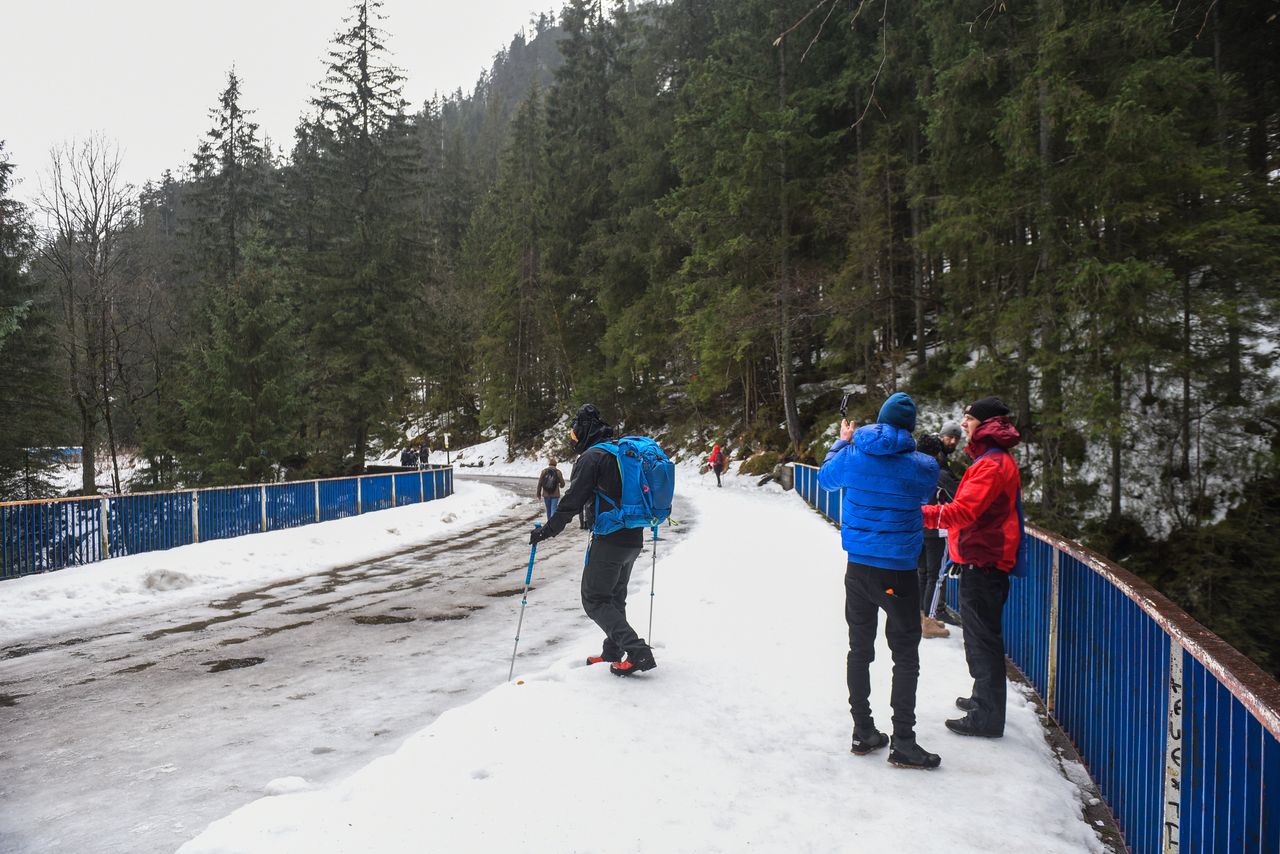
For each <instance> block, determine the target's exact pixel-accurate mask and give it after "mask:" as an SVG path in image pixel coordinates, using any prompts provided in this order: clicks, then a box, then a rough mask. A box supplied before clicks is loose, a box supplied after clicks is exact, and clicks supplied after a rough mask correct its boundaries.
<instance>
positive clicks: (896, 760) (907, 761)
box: [889, 735, 942, 771]
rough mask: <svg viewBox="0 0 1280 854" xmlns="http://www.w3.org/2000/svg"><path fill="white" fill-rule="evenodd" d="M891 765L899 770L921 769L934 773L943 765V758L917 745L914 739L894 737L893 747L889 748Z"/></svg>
mask: <svg viewBox="0 0 1280 854" xmlns="http://www.w3.org/2000/svg"><path fill="white" fill-rule="evenodd" d="M889 764H890V765H896V766H897V767H899V768H919V769H921V770H922V771H932V770H933V769H934V768H937V767H938V766H939V765H941V764H942V757H941V756H939V755H938V754H936V753H930V752H929V751H927V750H925V749H924V748H923V747H921V746H920V745H918V744H916V740H915V739H914V738H898V737H897V736H896V735H895V736H894V737H893V746H892V747H890V748H889Z"/></svg>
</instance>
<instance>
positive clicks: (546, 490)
mask: <svg viewBox="0 0 1280 854" xmlns="http://www.w3.org/2000/svg"><path fill="white" fill-rule="evenodd" d="M562 486H564V475H562V474H560V469H558V468H556V458H555V457H548V458H547V467H546V468H544V469H543V470H542V474H540V475H538V497H539V498H541V499H542V503H543V504H545V505H546V506H547V519H548V520H550V519H551V517H552V515H553V514H554V513H555V512H556V505H558V504H559V503H560V488H561V487H562Z"/></svg>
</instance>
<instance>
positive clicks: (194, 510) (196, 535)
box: [191, 489, 200, 543]
mask: <svg viewBox="0 0 1280 854" xmlns="http://www.w3.org/2000/svg"><path fill="white" fill-rule="evenodd" d="M191 542H193V543H198V542H200V490H198V489H193V490H191Z"/></svg>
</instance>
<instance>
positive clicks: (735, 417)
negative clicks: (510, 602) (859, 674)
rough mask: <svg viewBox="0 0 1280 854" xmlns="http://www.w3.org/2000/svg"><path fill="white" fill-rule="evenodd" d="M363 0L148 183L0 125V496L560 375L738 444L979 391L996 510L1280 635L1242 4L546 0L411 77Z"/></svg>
mask: <svg viewBox="0 0 1280 854" xmlns="http://www.w3.org/2000/svg"><path fill="white" fill-rule="evenodd" d="M395 26H396V22H395V20H394V19H391V18H388V17H385V16H384V15H383V13H382V10H381V8H380V6H379V4H378V3H377V2H375V0H356V2H354V3H353V5H352V7H351V8H350V12H349V17H347V18H346V19H345V20H341V21H334V31H335V34H334V36H333V38H332V41H331V43H330V44H329V45H327V48H326V46H324V45H316V46H315V47H316V51H317V53H320V52H322V51H323V52H324V55H325V56H326V57H327V59H326V61H325V63H326V64H324V65H322V64H320V63H317V67H316V80H315V86H314V90H313V97H312V99H311V101H310V103H307V104H299V105H298V110H299V112H300V113H301V114H302V115H303V116H304V118H303V119H302V120H301V121H300V123H299V124H298V125H297V127H296V129H295V131H294V134H293V137H292V139H288V140H280V139H267V138H265V137H264V135H263V134H262V132H261V131H260V130H259V127H258V125H257V124H256V123H255V112H254V86H255V81H254V80H252V79H241V78H240V77H239V76H238V75H237V73H236V72H235V71H234V69H229V70H228V71H227V73H226V75H225V78H224V79H225V85H224V86H223V87H222V89H221V91H211V92H209V93H207V100H208V123H207V131H206V132H205V133H204V135H203V136H202V137H201V138H199V139H193V140H192V145H193V147H194V148H195V150H196V154H195V156H194V157H193V158H192V159H191V161H190V162H188V163H183V164H175V165H174V168H173V169H172V170H171V171H166V172H164V174H161V175H156V176H154V178H153V180H151V181H149V182H147V183H146V184H145V185H144V186H142V187H134V186H131V185H127V184H125V183H124V182H123V181H122V180H121V179H120V178H119V175H118V173H119V165H120V155H119V151H118V148H117V146H116V145H115V144H114V143H113V141H112V140H110V139H108V138H104V137H103V136H100V135H93V134H88V135H86V136H85V137H83V138H81V139H79V140H77V141H73V142H70V141H69V142H67V143H66V144H65V145H62V146H60V147H58V148H57V149H55V151H54V152H52V154H51V156H50V159H49V162H48V163H47V164H44V165H43V166H42V174H44V175H45V179H44V180H43V181H42V186H43V188H44V189H43V193H42V195H41V198H40V200H39V201H38V202H36V203H34V204H23V203H19V202H18V201H17V200H16V199H15V197H14V194H13V192H12V190H13V188H12V181H11V172H12V168H13V165H14V164H13V163H12V162H11V160H10V159H9V158H8V157H7V156H6V155H5V154H4V151H3V148H2V147H0V498H3V499H6V500H13V499H25V498H38V497H44V496H47V495H50V494H52V493H53V487H52V486H51V484H50V481H49V478H48V476H47V472H48V470H49V466H50V464H51V462H52V457H53V451H52V450H51V449H53V448H55V447H57V446H80V447H83V448H85V449H97V450H98V452H99V453H98V455H97V456H98V459H99V460H109V462H106V463H101V464H102V465H107V466H112V467H113V468H114V469H116V470H117V471H118V468H119V465H120V464H119V459H120V457H121V456H122V455H123V454H124V453H125V452H126V450H127V451H128V452H130V453H132V454H135V455H136V456H138V457H139V458H141V459H142V460H143V461H144V463H143V465H142V467H141V468H140V470H139V472H138V474H137V475H136V476H135V477H134V478H133V480H132V481H131V482H130V483H129V484H127V485H123V488H127V489H133V490H149V489H163V488H172V487H176V486H196V485H212V484H228V483H253V482H260V481H264V480H273V479H278V478H289V479H295V478H312V477H321V476H330V475H337V474H344V473H349V472H352V471H356V470H359V469H361V468H362V467H363V466H364V464H365V461H366V460H367V459H370V458H372V457H374V456H377V454H378V453H380V452H382V451H383V450H384V449H387V448H395V447H399V446H402V445H403V444H404V443H405V442H406V441H407V440H408V439H409V438H411V437H414V436H419V435H421V436H423V437H424V439H425V441H426V442H427V443H428V444H431V445H432V446H433V447H437V448H438V447H440V446H441V441H440V436H441V434H442V433H443V432H446V431H447V432H450V433H451V434H452V441H453V445H454V447H458V446H461V445H464V444H467V443H469V442H471V441H477V440H479V439H480V438H482V437H483V436H488V435H494V434H505V435H507V436H509V437H510V438H511V439H512V443H513V446H515V447H521V446H525V447H533V446H534V445H535V444H538V445H540V443H541V442H542V441H543V440H544V439H545V436H546V434H547V431H548V430H549V429H550V428H552V427H554V426H556V425H557V424H559V423H561V422H562V419H563V417H564V416H565V414H566V413H568V414H571V413H572V412H573V411H574V410H576V408H577V407H578V406H579V405H581V404H582V403H586V402H591V403H595V404H596V405H597V406H599V407H600V409H601V410H602V411H603V412H605V413H606V415H607V417H610V418H612V419H613V420H614V421H616V422H619V423H621V424H622V425H624V426H625V428H626V429H627V430H628V431H630V432H648V433H651V434H654V435H656V436H657V437H658V438H659V440H660V441H662V442H663V443H664V444H666V445H667V446H669V447H670V448H671V449H673V450H675V449H681V448H683V449H686V450H687V452H689V453H700V454H705V446H707V445H708V443H709V441H711V440H713V439H714V440H719V441H725V440H727V442H728V445H729V449H730V452H731V454H732V455H733V457H734V459H735V460H743V461H745V462H744V465H745V466H746V468H747V470H749V471H758V472H760V473H764V472H766V471H768V470H769V469H771V468H772V467H773V465H774V464H775V463H777V462H778V461H780V460H784V459H793V460H800V461H808V462H813V461H815V460H816V461H819V462H820V461H821V459H822V457H823V455H824V454H825V452H826V448H827V446H828V445H829V444H830V443H831V441H832V440H833V439H834V437H835V432H834V425H835V423H836V421H837V420H838V415H837V409H838V405H839V402H840V399H841V398H842V396H843V395H844V394H845V393H846V392H850V391H852V392H853V396H852V398H851V401H852V403H851V408H850V414H851V416H853V417H855V418H857V419H859V421H862V420H866V419H869V418H874V415H875V412H876V409H877V408H878V407H879V404H880V402H881V401H882V400H883V399H884V397H885V395H886V394H888V393H890V392H892V391H896V390H904V391H907V392H909V393H911V394H912V395H913V396H914V397H915V398H916V400H917V403H918V404H919V406H920V411H921V416H922V417H921V424H922V427H928V426H930V425H932V429H937V426H938V425H939V424H940V423H941V420H942V419H943V418H944V417H946V418H955V417H957V416H958V415H959V412H960V409H961V407H962V405H963V403H965V402H967V401H969V400H972V399H974V398H977V397H982V396H985V395H988V394H996V395H999V396H1001V397H1002V398H1003V399H1004V400H1005V401H1006V402H1007V403H1008V404H1009V405H1010V406H1011V408H1013V409H1014V411H1015V413H1016V419H1017V424H1018V427H1019V429H1020V430H1021V431H1022V433H1023V436H1024V441H1023V444H1022V445H1021V447H1020V449H1019V452H1018V457H1019V462H1020V464H1021V465H1022V467H1023V478H1024V481H1023V483H1024V493H1025V496H1024V498H1025V502H1026V507H1027V512H1028V517H1029V519H1030V521H1032V522H1035V523H1037V524H1039V525H1042V526H1044V527H1047V528H1050V529H1052V530H1055V531H1059V532H1061V533H1062V534H1064V535H1067V536H1071V537H1074V538H1077V539H1080V540H1081V541H1083V542H1085V543H1087V544H1089V545H1090V546H1092V547H1094V548H1096V549H1097V550H1098V551H1100V552H1103V553H1104V554H1107V555H1108V556H1109V557H1111V558H1113V559H1116V560H1119V561H1121V562H1123V563H1125V565H1126V566H1129V567H1130V568H1131V569H1133V570H1134V571H1135V572H1138V573H1140V574H1141V575H1143V576H1144V577H1146V578H1148V579H1150V580H1151V581H1152V582H1153V583H1155V584H1156V586H1157V587H1159V588H1160V589H1162V590H1164V591H1166V592H1167V593H1168V594H1169V595H1170V596H1171V597H1172V598H1174V599H1175V600H1176V601H1178V602H1179V603H1180V604H1182V605H1183V606H1184V607H1186V608H1187V610H1188V611H1190V612H1191V614H1192V615H1193V616H1195V617H1196V618H1197V619H1199V620H1201V621H1202V622H1205V623H1206V624H1207V625H1209V626H1210V627H1211V628H1213V629H1214V630H1215V631H1216V632H1218V633H1219V634H1221V635H1222V636H1223V637H1224V638H1226V639H1227V640H1228V641H1230V642H1231V643H1233V644H1235V645H1236V646H1237V647H1239V648H1240V649H1241V651H1242V652H1244V653H1245V654H1246V655H1249V656H1250V657H1251V658H1253V659H1254V660H1255V661H1258V662H1259V663H1260V664H1262V665H1263V666H1264V667H1266V668H1268V669H1269V670H1271V671H1272V672H1277V671H1278V670H1280V621H1277V620H1276V616H1275V615H1276V614H1277V613H1280V524H1277V522H1276V520H1277V519H1280V395H1278V394H1277V383H1278V382H1280V363H1278V362H1277V358H1278V357H1280V351H1278V350H1277V348H1278V347H1280V317H1278V316H1277V312H1278V310H1280V275H1278V274H1277V270H1278V269H1280V2H1277V0H1252V2H1244V3H1231V4H1227V3H1221V2H1218V0H1192V2H1187V0H1090V2H1076V0H1013V2H1000V0H994V2H993V0H914V2H906V1H905V0H775V2H768V3H766V2H761V0H667V2H626V3H610V2H605V0H569V2H568V3H567V5H565V6H564V8H563V9H561V10H559V11H557V12H548V13H546V14H544V15H542V16H539V17H538V18H537V19H536V20H534V21H532V22H530V23H529V25H528V26H527V27H526V28H525V29H524V30H522V31H521V32H520V33H519V34H518V35H516V36H515V37H514V38H513V39H512V41H511V42H510V44H509V45H507V46H506V47H505V49H503V50H501V51H500V52H499V53H498V54H497V56H496V58H495V60H494V62H493V64H492V67H491V69H490V70H489V71H488V72H487V73H486V74H484V75H482V76H481V78H480V79H479V80H478V81H476V83H475V86H474V88H473V89H472V90H471V91H470V92H465V91H461V90H459V91H455V92H453V93H452V94H448V95H442V96H439V97H436V98H434V99H432V100H429V101H427V102H425V103H421V104H410V103H407V102H406V100H405V98H404V96H403V94H402V91H403V84H404V79H403V75H402V73H401V72H400V71H399V70H398V69H397V67H396V64H395V58H394V56H392V55H391V54H390V52H389V51H388V50H387V48H386V33H388V32H390V31H393V30H394V28H395ZM519 26H520V22H519V21H514V22H512V29H513V30H515V29H517V28H519ZM495 47H497V46H495ZM400 49H401V50H403V49H405V47H404V45H403V44H402V46H401V48H400ZM5 120H6V121H21V117H20V116H12V115H10V116H5ZM86 131H88V129H86ZM3 137H4V132H3V127H0V140H3ZM0 146H2V143H0ZM931 413H932V415H931ZM930 419H932V420H930ZM94 456H95V455H94V454H92V453H86V454H85V458H86V460H87V461H88V462H87V464H86V465H85V466H84V476H83V477H84V479H83V483H82V491H84V492H86V493H92V492H94V491H96V489H97V487H96V486H95V478H96V477H97V476H98V475H99V474H100V473H99V472H96V471H95V470H94V469H95V466H94V464H93V460H94ZM115 482H116V486H117V488H121V486H122V485H121V484H120V483H119V480H118V476H117V479H116V481H115Z"/></svg>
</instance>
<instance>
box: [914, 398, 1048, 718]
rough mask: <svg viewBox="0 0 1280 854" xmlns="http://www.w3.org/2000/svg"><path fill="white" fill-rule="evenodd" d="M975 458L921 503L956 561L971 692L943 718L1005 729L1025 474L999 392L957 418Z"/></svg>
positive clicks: (967, 449)
mask: <svg viewBox="0 0 1280 854" xmlns="http://www.w3.org/2000/svg"><path fill="white" fill-rule="evenodd" d="M961 426H962V427H963V428H964V431H965V433H966V435H968V437H969V444H967V445H966V446H965V453H967V454H968V455H969V456H970V457H971V458H972V459H973V462H972V463H971V464H970V466H969V468H968V469H966V470H965V473H964V477H962V478H961V479H960V486H959V487H958V488H957V489H956V494H955V498H954V499H952V501H951V503H949V504H929V505H926V506H925V507H922V508H921V514H922V516H923V518H924V526H925V527H926V528H946V529H947V543H948V551H949V553H950V555H951V560H952V562H953V563H955V564H956V565H957V566H959V567H960V626H961V628H963V629H964V657H965V661H966V662H967V663H968V665H969V675H970V676H972V677H973V693H972V695H971V696H969V697H958V698H957V699H956V707H957V708H959V709H961V710H962V711H964V712H966V713H967V714H965V716H964V717H961V718H954V719H951V720H948V721H947V722H946V725H947V729H949V730H951V731H952V732H954V733H958V734H959V735H973V736H981V737H983V738H1000V737H1001V736H1003V735H1004V720H1005V697H1006V693H1007V682H1006V681H1005V671H1004V635H1003V629H1002V626H1001V612H1002V611H1003V610H1004V603H1005V600H1006V599H1008V598H1009V573H1010V572H1011V571H1014V568H1015V564H1017V562H1018V549H1019V547H1020V546H1021V543H1022V525H1023V521H1022V508H1021V491H1022V475H1021V473H1020V472H1019V471H1018V464H1017V462H1015V461H1014V459H1013V457H1012V456H1010V455H1009V449H1010V448H1012V447H1014V446H1015V445H1017V444H1018V443H1019V442H1020V441H1022V436H1021V434H1020V433H1018V428H1016V427H1014V426H1013V422H1012V421H1010V420H1009V407H1007V406H1005V405H1004V403H1003V402H1002V401H1001V400H1000V399H999V398H998V397H984V398H982V399H981V400H978V401H975V402H974V403H972V404H970V405H969V406H968V407H967V408H966V409H965V411H964V420H963V421H962V422H961Z"/></svg>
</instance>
